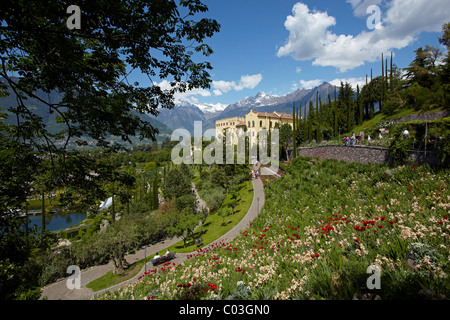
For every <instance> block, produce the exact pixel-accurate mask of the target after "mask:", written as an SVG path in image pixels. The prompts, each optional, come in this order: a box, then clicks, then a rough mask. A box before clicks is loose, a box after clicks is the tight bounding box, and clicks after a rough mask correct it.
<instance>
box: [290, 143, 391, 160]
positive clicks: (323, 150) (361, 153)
mask: <svg viewBox="0 0 450 320" xmlns="http://www.w3.org/2000/svg"><path fill="white" fill-rule="evenodd" d="M298 150H299V152H298V155H299V156H302V157H318V158H321V159H337V160H343V161H346V162H359V163H382V162H387V161H389V158H388V154H387V151H386V149H385V148H381V147H368V146H354V147H347V146H319V147H304V148H299V149H298Z"/></svg>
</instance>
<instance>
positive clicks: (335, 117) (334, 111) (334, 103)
mask: <svg viewBox="0 0 450 320" xmlns="http://www.w3.org/2000/svg"><path fill="white" fill-rule="evenodd" d="M333 117H334V136H335V137H337V136H338V134H339V133H338V119H337V100H336V86H334V101H333Z"/></svg>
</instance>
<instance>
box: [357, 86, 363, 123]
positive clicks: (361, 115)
mask: <svg viewBox="0 0 450 320" xmlns="http://www.w3.org/2000/svg"><path fill="white" fill-rule="evenodd" d="M356 103H357V106H358V125H360V124H361V123H363V108H362V104H361V96H360V94H359V85H356Z"/></svg>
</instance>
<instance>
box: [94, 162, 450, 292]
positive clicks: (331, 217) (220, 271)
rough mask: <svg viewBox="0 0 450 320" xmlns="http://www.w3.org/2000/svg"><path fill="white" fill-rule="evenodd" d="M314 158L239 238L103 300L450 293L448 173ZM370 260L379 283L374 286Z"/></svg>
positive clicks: (271, 190)
mask: <svg viewBox="0 0 450 320" xmlns="http://www.w3.org/2000/svg"><path fill="white" fill-rule="evenodd" d="M310 160H311V159H309V158H301V157H300V158H296V159H294V160H293V161H292V163H291V164H290V165H289V166H288V167H287V170H286V174H285V175H284V176H283V177H282V178H280V179H278V180H276V181H274V182H272V183H270V184H268V185H267V186H266V188H265V195H266V201H265V205H264V207H263V209H262V212H261V214H260V215H259V216H258V217H257V218H255V220H254V221H253V222H252V223H251V225H250V226H249V227H248V228H247V229H245V230H243V231H242V232H241V233H240V235H238V236H237V237H236V238H235V239H234V240H233V241H230V242H226V241H223V242H219V243H216V244H215V245H214V246H213V247H211V248H209V250H208V251H207V252H202V251H201V250H198V251H195V252H193V253H192V256H191V257H190V259H189V260H187V261H185V262H184V264H183V265H177V266H173V265H172V266H171V268H165V269H164V270H163V271H162V272H157V273H152V274H148V275H146V276H145V277H143V278H142V279H140V280H139V281H138V282H136V283H134V284H132V285H130V286H128V287H126V288H123V289H121V290H120V291H117V292H113V293H107V294H105V295H103V296H101V297H99V298H100V299H229V298H231V299H354V298H355V299H364V298H368V297H372V298H375V297H377V299H383V300H385V299H446V298H448V297H450V283H449V281H448V276H449V273H450V263H449V260H448V257H449V256H450V249H449V248H450V239H449V231H450V223H449V219H448V217H449V216H450V191H449V187H450V178H449V177H450V175H449V170H448V169H442V170H437V169H432V168H430V167H429V166H427V165H424V166H416V165H407V166H406V165H405V166H398V167H395V168H391V167H388V166H387V165H385V164H358V163H346V162H343V161H337V160H316V161H310ZM371 265H376V266H378V267H379V268H380V270H381V279H380V281H381V288H380V289H376V290H374V289H369V288H367V285H366V284H367V279H368V277H369V274H367V268H368V267H369V266H371ZM212 287H214V290H213V289H212ZM207 289H208V290H207ZM149 293H151V294H149Z"/></svg>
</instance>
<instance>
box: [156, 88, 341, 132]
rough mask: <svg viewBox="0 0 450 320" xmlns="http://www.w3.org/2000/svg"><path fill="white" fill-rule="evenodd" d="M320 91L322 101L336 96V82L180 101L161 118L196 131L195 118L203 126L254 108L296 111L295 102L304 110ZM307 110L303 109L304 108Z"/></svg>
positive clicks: (173, 125)
mask: <svg viewBox="0 0 450 320" xmlns="http://www.w3.org/2000/svg"><path fill="white" fill-rule="evenodd" d="M316 92H318V93H319V95H320V97H321V99H322V101H325V100H326V99H327V95H328V94H330V95H331V96H333V93H334V86H332V85H331V84H329V83H327V82H324V83H322V84H321V85H320V86H317V87H315V88H313V89H298V90H296V91H294V92H291V93H289V94H286V95H284V96H276V95H270V94H267V93H265V92H259V93H258V94H256V95H255V96H254V97H244V98H243V99H242V100H240V101H238V102H236V103H233V104H230V105H224V104H220V103H218V104H201V103H191V102H189V101H186V100H184V101H178V102H177V103H176V105H175V107H174V108H173V109H170V110H168V109H160V110H159V111H160V114H159V115H158V117H157V120H159V121H161V122H162V123H164V124H165V125H167V126H168V127H170V128H172V129H178V128H184V129H187V130H189V131H190V132H191V134H193V128H194V121H202V127H203V130H206V129H210V128H215V121H216V120H218V119H224V118H229V117H236V116H239V117H244V116H245V114H247V113H248V112H249V111H250V110H251V109H257V110H258V111H262V112H273V111H278V112H283V113H292V104H293V102H295V104H296V106H297V108H298V107H300V104H301V108H302V110H303V108H304V106H305V105H306V104H307V103H309V101H310V100H312V101H313V102H314V103H315V99H316ZM302 114H303V112H302Z"/></svg>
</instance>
